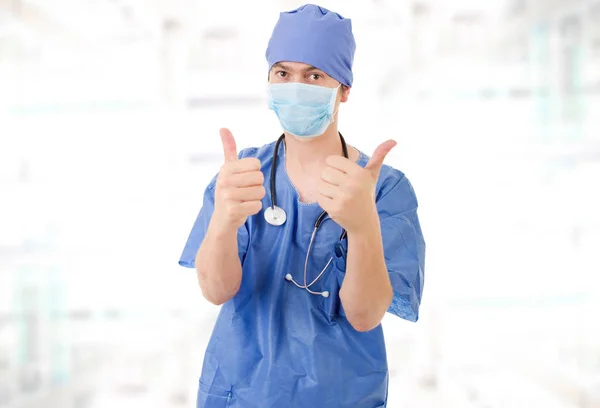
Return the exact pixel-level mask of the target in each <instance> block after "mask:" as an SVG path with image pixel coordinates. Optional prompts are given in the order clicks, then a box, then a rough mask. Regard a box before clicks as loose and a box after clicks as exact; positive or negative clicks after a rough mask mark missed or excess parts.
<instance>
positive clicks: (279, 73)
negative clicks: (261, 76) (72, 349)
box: [275, 71, 287, 78]
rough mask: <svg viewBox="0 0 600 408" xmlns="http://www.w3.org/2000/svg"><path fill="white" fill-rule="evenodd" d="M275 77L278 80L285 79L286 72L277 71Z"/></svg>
mask: <svg viewBox="0 0 600 408" xmlns="http://www.w3.org/2000/svg"><path fill="white" fill-rule="evenodd" d="M275 75H277V76H278V77H280V78H285V77H286V76H287V72H285V71H277V72H276V73H275Z"/></svg>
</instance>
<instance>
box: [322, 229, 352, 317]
mask: <svg viewBox="0 0 600 408" xmlns="http://www.w3.org/2000/svg"><path fill="white" fill-rule="evenodd" d="M347 242H348V241H347V240H344V241H341V242H337V243H336V244H335V245H334V247H333V251H332V254H331V256H332V261H331V265H329V270H328V271H327V272H326V276H325V278H324V281H325V282H324V285H323V290H327V291H329V297H326V298H325V297H323V298H322V299H321V302H320V304H319V308H320V309H321V312H322V313H323V316H324V317H325V319H326V320H327V323H329V324H331V325H334V324H337V318H338V317H339V316H343V317H345V316H346V314H345V313H344V308H343V307H342V302H341V301H340V288H341V287H342V283H343V282H344V277H345V275H346V256H347V253H348V251H347Z"/></svg>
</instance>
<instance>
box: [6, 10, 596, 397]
mask: <svg viewBox="0 0 600 408" xmlns="http://www.w3.org/2000/svg"><path fill="white" fill-rule="evenodd" d="M301 4H302V2H299V1H295V0H294V1H289V0H262V1H261V0H255V1H239V0H221V1H211V2H209V1H201V0H52V1H49V0H0V407H10V408H41V407H44V408H119V407H128V408H135V407H145V408H147V407H157V408H159V407H160V408H178V407H192V406H195V397H196V387H197V384H198V382H197V381H198V375H199V373H200V367H201V364H202V358H203V352H204V348H205V346H206V343H207V341H208V337H209V335H210V331H211V328H212V324H213V322H214V320H215V317H216V314H217V312H218V308H216V307H214V306H211V305H210V304H208V303H207V302H206V301H204V300H203V299H202V296H201V293H200V290H199V289H198V285H197V282H196V277H195V274H194V271H193V270H186V269H183V268H181V267H179V266H178V264H177V261H178V259H179V255H180V252H181V250H182V248H183V245H184V243H185V240H186V238H187V234H188V232H189V230H190V228H191V225H192V223H193V221H194V219H195V217H196V214H197V212H198V210H199V209H200V206H201V202H202V195H203V191H204V188H205V186H206V184H207V182H208V181H209V179H210V178H211V177H212V176H213V174H215V172H216V171H217V170H218V168H219V166H220V164H221V161H222V153H221V145H220V139H219V136H218V129H219V128H220V127H229V128H230V129H231V130H232V132H233V134H234V135H235V136H236V138H237V141H238V147H240V148H241V147H247V146H250V145H261V144H263V143H268V142H270V141H273V140H275V138H276V137H277V136H278V134H279V126H278V123H277V120H276V118H275V115H274V114H273V113H272V112H270V111H269V110H268V109H267V108H266V98H265V87H266V79H267V71H266V68H267V67H266V62H265V59H264V52H265V48H266V45H267V40H268V38H269V36H270V32H271V29H272V27H273V25H274V24H275V22H276V20H277V18H278V13H279V11H283V10H290V9H293V8H296V7H297V6H299V5H301ZM320 5H322V6H325V7H328V8H331V9H332V10H335V11H338V12H339V13H341V14H342V15H344V16H346V17H351V18H352V20H353V27H354V32H355V36H356V38H357V54H356V62H355V64H356V65H355V78H356V81H355V86H354V88H353V90H352V93H351V98H350V101H349V102H348V103H347V104H346V105H345V106H343V108H342V111H341V116H340V126H341V128H340V129H341V130H342V132H343V133H344V135H345V136H346V138H347V139H348V140H349V142H350V143H352V144H353V145H356V146H357V147H358V148H360V149H361V150H363V151H364V152H365V153H367V154H370V153H372V151H373V149H374V148H375V147H376V146H377V145H378V144H379V143H381V142H382V141H384V140H386V139H387V138H394V139H396V140H397V141H398V146H397V147H396V148H395V149H394V150H393V151H392V153H391V154H390V155H389V156H388V163H390V164H393V165H394V166H396V167H398V168H399V169H401V170H403V171H404V172H405V173H406V174H407V176H408V177H409V178H410V180H411V181H412V182H413V184H414V186H415V190H416V193H417V196H418V198H419V200H420V217H421V221H422V226H423V230H424V233H425V237H426V241H427V244H428V248H427V250H428V253H427V266H426V281H425V291H424V297H423V304H422V313H421V318H420V321H419V322H418V323H417V324H412V323H408V322H404V321H401V320H400V319H397V318H393V317H392V316H388V317H386V319H385V321H384V330H385V333H386V338H387V342H388V349H389V355H388V358H389V365H390V370H391V379H390V397H389V406H390V407H392V408H396V407H398V408H400V407H403V408H438V407H440V408H442V407H443V408H453V407H457V408H537V407H543V408H598V407H600V278H599V276H600V0H486V1H482V0H403V1H398V0H344V1H341V0H340V1H334V0H324V1H322V2H321V4H320ZM274 380H276V379H274Z"/></svg>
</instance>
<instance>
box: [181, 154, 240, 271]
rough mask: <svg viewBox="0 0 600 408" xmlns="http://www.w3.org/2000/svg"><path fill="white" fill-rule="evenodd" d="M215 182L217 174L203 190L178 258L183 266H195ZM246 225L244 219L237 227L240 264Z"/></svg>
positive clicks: (213, 194) (212, 207)
mask: <svg viewBox="0 0 600 408" xmlns="http://www.w3.org/2000/svg"><path fill="white" fill-rule="evenodd" d="M244 153H245V151H242V152H240V153H239V155H238V156H239V158H242V157H244ZM216 182H217V176H215V177H213V179H212V180H211V182H210V183H209V184H208V187H206V190H205V191H204V200H203V203H202V208H201V209H200V212H199V213H198V216H197V217H196V221H195V222H194V225H193V227H192V231H191V232H190V234H189V236H188V239H187V242H186V243H185V246H184V248H183V252H182V254H181V257H180V258H179V265H181V266H183V267H186V268H195V259H196V253H197V252H198V248H200V244H202V241H203V240H204V237H205V235H206V230H207V229H208V224H209V223H210V219H211V217H212V214H213V211H214V209H215V186H216ZM247 225H248V222H247V221H246V223H245V224H244V225H242V226H241V227H240V228H239V229H238V234H237V240H238V254H239V257H240V261H241V262H242V264H243V263H244V258H245V256H246V251H247V249H248V242H249V239H248V226H247Z"/></svg>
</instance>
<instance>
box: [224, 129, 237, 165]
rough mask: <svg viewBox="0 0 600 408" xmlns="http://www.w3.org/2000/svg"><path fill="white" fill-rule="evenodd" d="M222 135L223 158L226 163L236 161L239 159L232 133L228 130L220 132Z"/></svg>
mask: <svg viewBox="0 0 600 408" xmlns="http://www.w3.org/2000/svg"><path fill="white" fill-rule="evenodd" d="M219 134H220V135H221V142H222V143H223V156H224V157H225V162H231V161H236V160H237V159H238V154H237V148H236V145H235V139H234V138H233V135H232V134H231V131H230V130H229V129H227V128H222V129H221V130H219Z"/></svg>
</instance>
